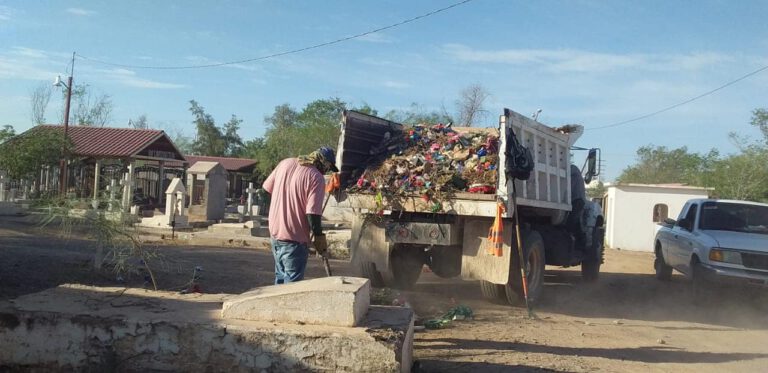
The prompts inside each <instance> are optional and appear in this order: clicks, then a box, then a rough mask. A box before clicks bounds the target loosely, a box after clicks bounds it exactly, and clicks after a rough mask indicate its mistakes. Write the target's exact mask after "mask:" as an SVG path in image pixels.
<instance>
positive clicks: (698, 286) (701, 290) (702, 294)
mask: <svg viewBox="0 0 768 373" xmlns="http://www.w3.org/2000/svg"><path fill="white" fill-rule="evenodd" d="M691 277H692V278H691V294H692V296H693V303H694V304H696V305H702V306H704V305H710V304H712V302H711V301H712V298H713V295H714V292H715V289H714V288H713V287H714V284H713V283H712V282H711V281H708V280H707V279H706V278H705V277H704V268H702V267H701V263H700V262H699V259H698V258H696V257H694V258H693V261H692V263H691Z"/></svg>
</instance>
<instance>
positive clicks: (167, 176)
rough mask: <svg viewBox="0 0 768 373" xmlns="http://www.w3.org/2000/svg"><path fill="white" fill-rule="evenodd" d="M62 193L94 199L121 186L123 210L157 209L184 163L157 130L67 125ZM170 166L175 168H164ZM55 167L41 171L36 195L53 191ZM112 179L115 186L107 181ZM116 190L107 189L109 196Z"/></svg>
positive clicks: (180, 174) (46, 127)
mask: <svg viewBox="0 0 768 373" xmlns="http://www.w3.org/2000/svg"><path fill="white" fill-rule="evenodd" d="M34 131H59V132H62V133H63V131H64V127H63V126H57V125H40V126H36V127H33V128H31V129H30V130H28V131H27V132H25V133H34ZM67 134H68V137H69V139H70V141H71V142H72V150H71V151H70V154H69V167H68V175H67V184H66V185H67V193H68V194H70V195H74V196H76V197H79V198H89V197H92V198H93V199H99V197H100V195H101V193H104V192H105V191H106V189H107V186H109V185H113V188H114V186H115V185H122V188H121V189H122V190H121V193H120V194H119V195H122V205H123V208H124V209H125V210H128V208H129V207H130V206H131V205H142V206H144V207H145V208H155V207H158V206H162V203H163V200H164V198H165V190H166V188H167V187H168V185H169V184H170V181H171V180H172V179H173V178H174V177H183V176H184V171H185V169H186V166H187V161H186V159H185V158H184V156H183V155H182V154H181V152H179V150H178V149H177V148H176V146H175V145H174V144H173V142H172V141H171V139H170V138H169V137H168V135H166V134H165V132H164V131H161V130H152V129H134V128H107V127H88V126H70V127H69V130H68V133H67ZM168 163H174V164H175V165H177V166H181V167H180V168H174V169H168V168H166V165H167V164H168ZM58 171H59V170H58V168H57V167H49V168H45V169H43V170H42V171H41V174H40V180H38V181H39V185H40V190H41V191H55V190H58V182H59V177H58ZM112 180H117V182H112ZM114 194H115V191H114V190H111V191H110V195H114Z"/></svg>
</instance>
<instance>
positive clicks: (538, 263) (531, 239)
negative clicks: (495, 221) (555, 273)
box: [504, 231, 546, 304]
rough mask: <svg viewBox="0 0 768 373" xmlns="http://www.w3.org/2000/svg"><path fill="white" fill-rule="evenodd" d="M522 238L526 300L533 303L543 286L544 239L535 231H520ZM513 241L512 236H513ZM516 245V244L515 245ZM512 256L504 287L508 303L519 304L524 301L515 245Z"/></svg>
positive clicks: (518, 255)
mask: <svg viewBox="0 0 768 373" xmlns="http://www.w3.org/2000/svg"><path fill="white" fill-rule="evenodd" d="M522 239H523V257H524V259H525V265H526V270H527V272H528V276H527V277H526V282H527V283H528V302H530V303H535V302H536V300H538V299H539V295H541V291H542V289H543V287H544V264H545V263H546V261H545V258H544V239H542V238H541V234H540V233H539V232H537V231H527V232H522ZM513 242H515V241H514V238H513ZM515 246H516V245H515ZM510 256H511V257H512V258H511V260H510V265H511V267H510V268H509V282H508V283H507V285H506V286H505V287H504V288H505V293H506V296H507V302H509V304H520V302H521V301H525V294H524V293H523V280H522V278H521V277H522V276H521V275H520V254H519V253H518V252H517V248H516V247H514V246H513V247H512V254H511V255H510Z"/></svg>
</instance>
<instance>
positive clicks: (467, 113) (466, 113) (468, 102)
mask: <svg viewBox="0 0 768 373" xmlns="http://www.w3.org/2000/svg"><path fill="white" fill-rule="evenodd" d="M487 98H488V91H487V90H486V89H485V88H484V87H483V86H482V85H480V84H472V85H470V86H468V87H466V88H464V89H462V90H461V93H460V95H459V99H458V100H456V107H457V109H458V113H459V121H460V122H459V123H461V124H462V125H466V126H467V127H471V126H472V125H474V124H476V123H475V122H476V121H477V122H479V121H482V119H483V117H484V116H485V115H487V114H488V111H487V110H485V107H484V106H483V104H484V103H485V99H487Z"/></svg>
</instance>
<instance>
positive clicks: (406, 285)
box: [389, 244, 426, 290]
mask: <svg viewBox="0 0 768 373" xmlns="http://www.w3.org/2000/svg"><path fill="white" fill-rule="evenodd" d="M389 255H390V257H389V267H390V268H391V271H392V277H393V280H394V281H393V284H392V285H393V286H394V287H395V288H397V289H402V290H408V289H410V288H412V287H413V285H414V284H416V281H417V280H418V279H419V276H420V275H421V270H422V268H423V267H424V262H425V261H426V255H425V254H424V248H423V247H422V246H416V245H403V244H399V245H395V247H394V248H393V249H392V252H391V253H390V254H389Z"/></svg>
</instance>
